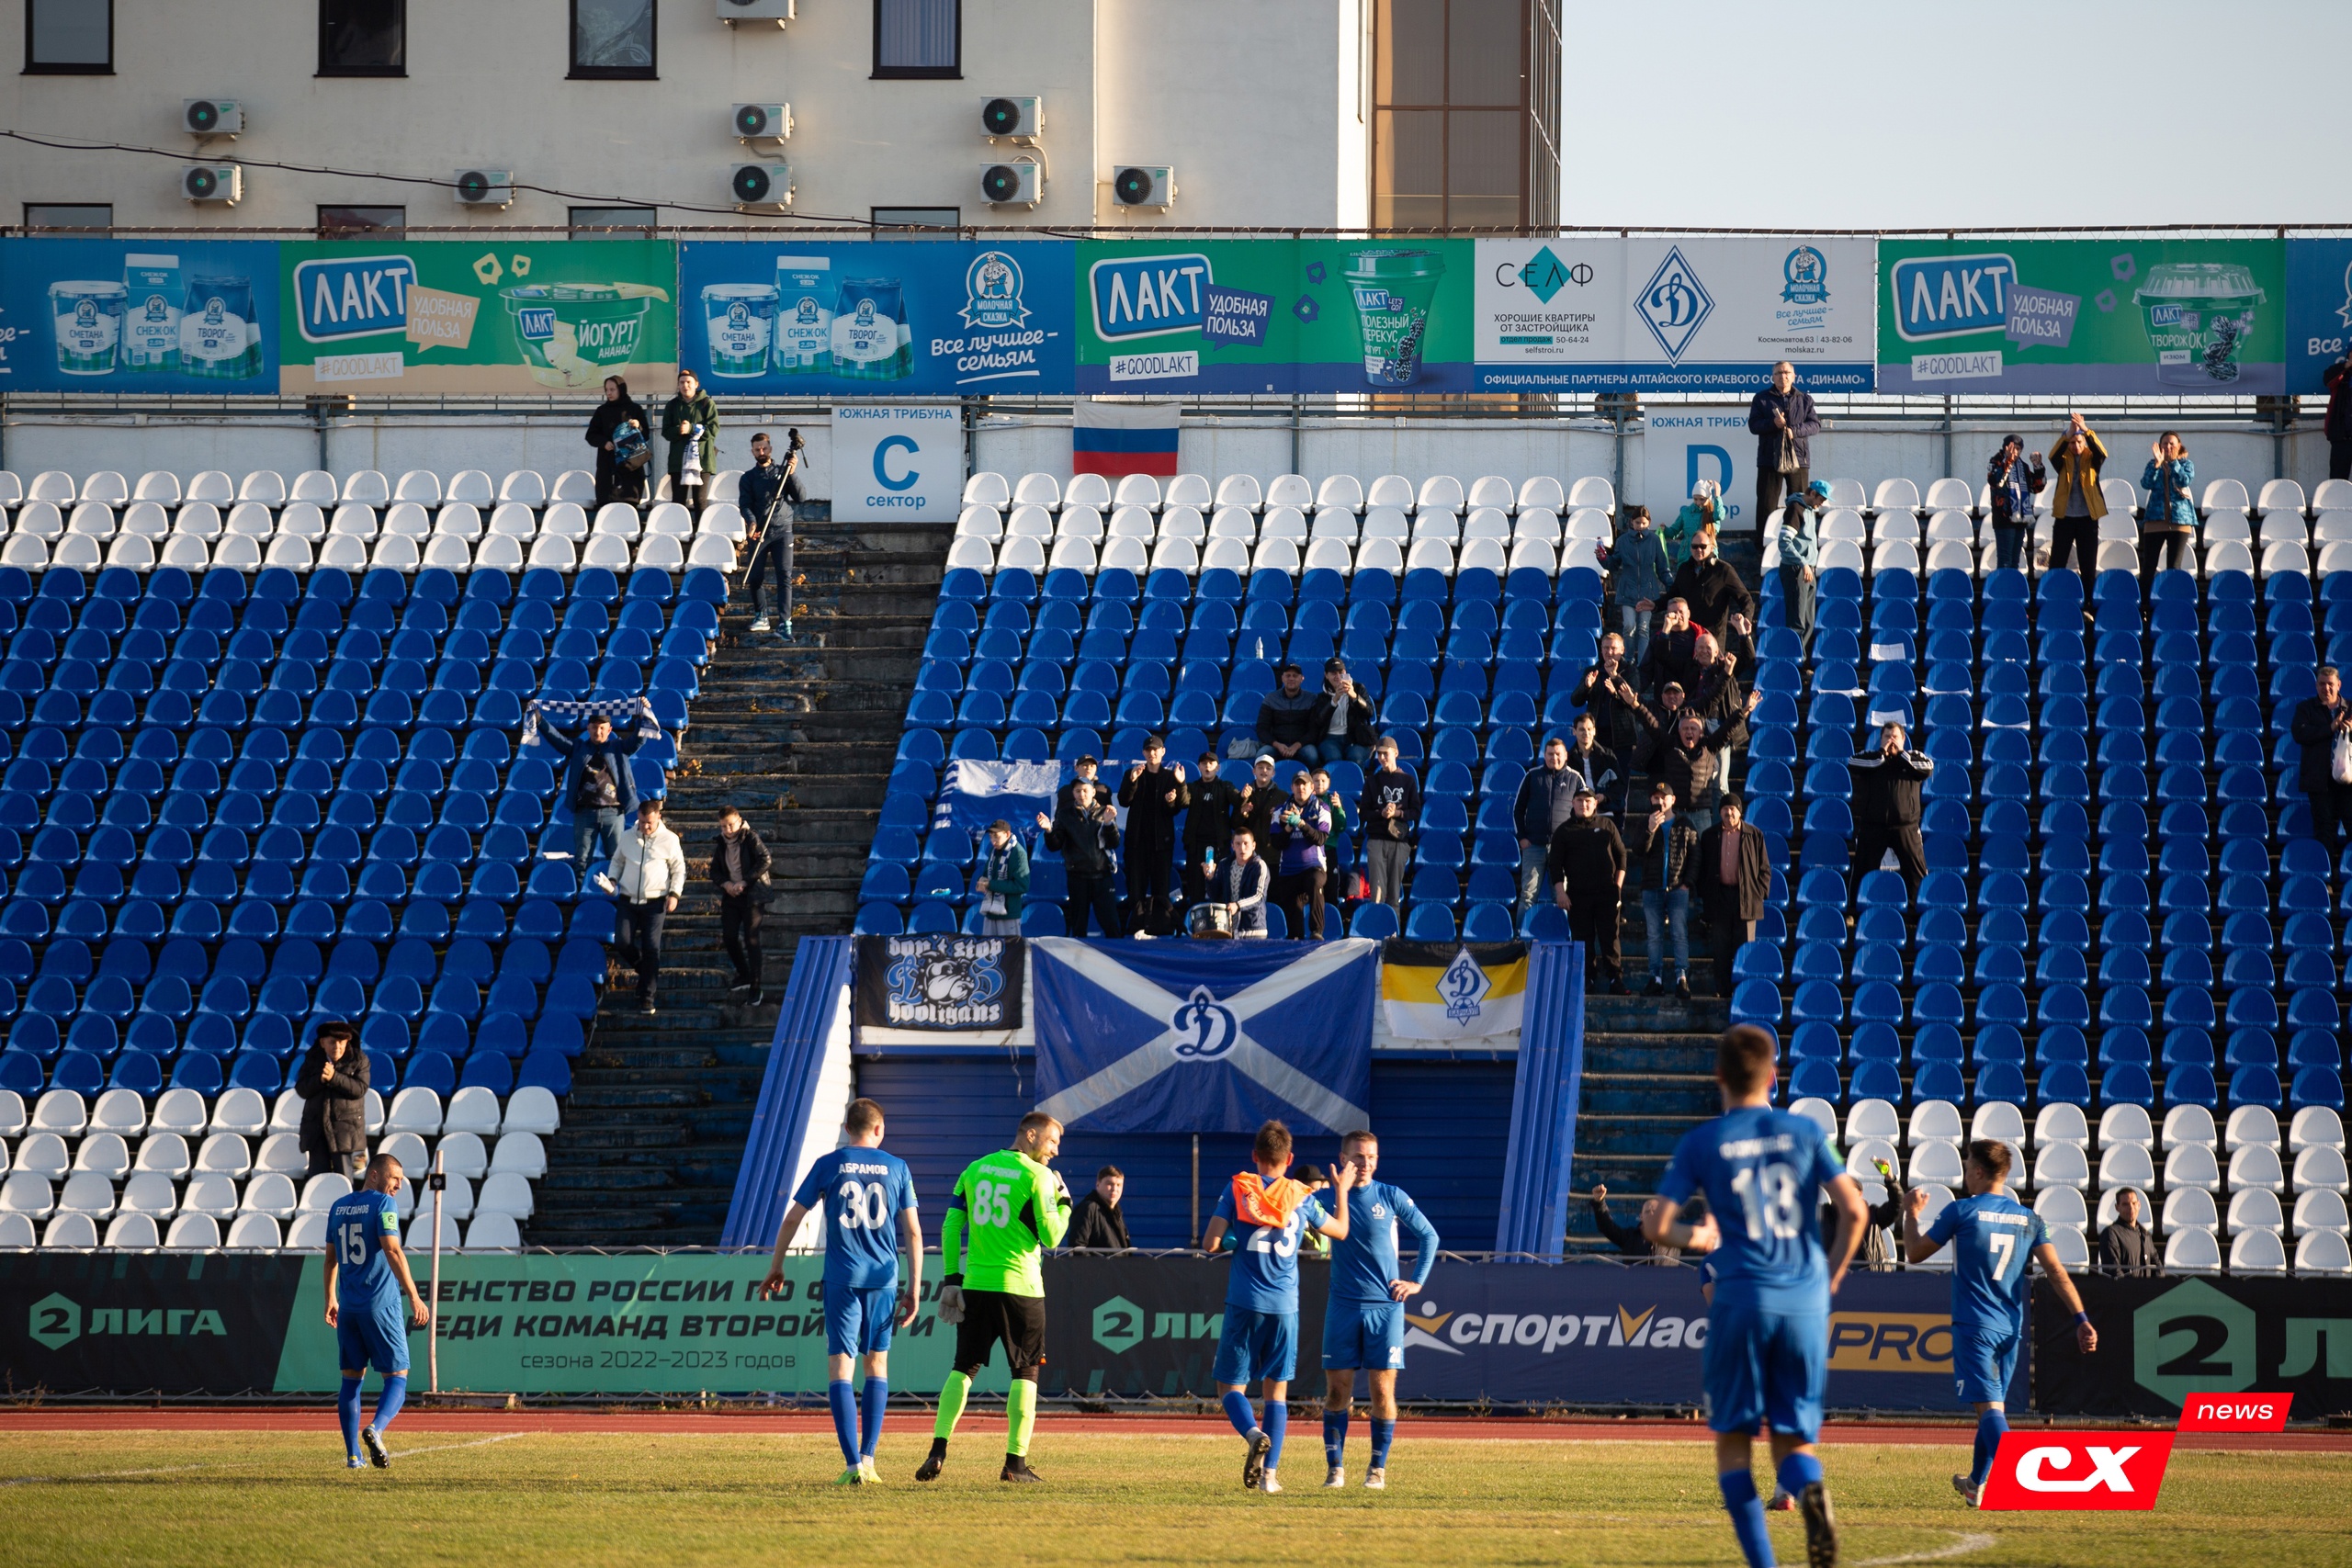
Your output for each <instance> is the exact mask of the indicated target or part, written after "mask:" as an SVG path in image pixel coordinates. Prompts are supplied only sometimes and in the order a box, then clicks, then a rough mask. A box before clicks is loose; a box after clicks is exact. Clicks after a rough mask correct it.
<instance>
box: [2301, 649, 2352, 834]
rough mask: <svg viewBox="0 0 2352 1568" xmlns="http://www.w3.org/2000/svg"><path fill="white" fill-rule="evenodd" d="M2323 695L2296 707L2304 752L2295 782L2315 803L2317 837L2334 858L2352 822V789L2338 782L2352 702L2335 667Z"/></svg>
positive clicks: (2322, 685)
mask: <svg viewBox="0 0 2352 1568" xmlns="http://www.w3.org/2000/svg"><path fill="white" fill-rule="evenodd" d="M2293 728H2294V737H2295V744H2296V745H2298V746H2300V747H2301V748H2302V751H2303V756H2302V761H2301V762H2300V763H2298V764H2297V767H2296V773H2295V779H2296V782H2297V783H2298V784H2301V786H2302V791H2303V795H2304V796H2305V798H2307V799H2308V800H2310V802H2311V803H2312V838H2314V839H2317V840H2319V841H2320V842H2321V843H2323V844H2325V845H2326V846H2327V853H2328V858H2329V859H2331V860H2332V859H2334V858H2335V856H2336V854H2337V853H2338V852H2341V851H2342V850H2343V848H2344V828H2345V824H2346V822H2347V821H2352V784H2338V783H2337V782H2336V779H2335V738H2336V737H2337V736H2339V735H2344V734H2347V733H2352V703H2347V702H2346V701H2345V700H2344V683H2343V682H2342V680H2341V679H2340V678H2339V677H2338V676H2337V674H2336V672H2335V665H2333V664H2323V665H2321V666H2320V668H2319V682H2318V695H2316V696H2310V697H2305V698H2304V699H2303V700H2302V701H2301V702H2300V703H2297V704H2296V705H2295V717H2294V721H2293Z"/></svg>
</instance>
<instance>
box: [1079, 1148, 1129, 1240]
mask: <svg viewBox="0 0 2352 1568" xmlns="http://www.w3.org/2000/svg"><path fill="white" fill-rule="evenodd" d="M1126 1189H1127V1177H1126V1173H1125V1171H1123V1170H1121V1169H1120V1168H1118V1167H1117V1166H1115V1165H1106V1166H1104V1167H1103V1168H1102V1169H1100V1170H1098V1171H1096V1172H1095V1173H1094V1190H1092V1191H1091V1192H1089V1193H1088V1194H1087V1195H1086V1196H1085V1197H1083V1198H1080V1200H1079V1201H1078V1203H1077V1206H1076V1207H1074V1208H1072V1209H1071V1210H1070V1212H1069V1231H1068V1232H1067V1233H1066V1234H1064V1235H1063V1236H1062V1245H1063V1246H1064V1247H1069V1248H1070V1249H1072V1250H1073V1251H1076V1250H1079V1249H1082V1248H1091V1249H1094V1250H1098V1251H1105V1252H1124V1251H1125V1250H1126V1249H1127V1248H1129V1247H1133V1246H1135V1243H1134V1242H1132V1241H1129V1240H1128V1239H1127V1216H1126V1215H1125V1213H1121V1212H1120V1209H1119V1195H1120V1194H1121V1193H1123V1192H1125V1190H1126Z"/></svg>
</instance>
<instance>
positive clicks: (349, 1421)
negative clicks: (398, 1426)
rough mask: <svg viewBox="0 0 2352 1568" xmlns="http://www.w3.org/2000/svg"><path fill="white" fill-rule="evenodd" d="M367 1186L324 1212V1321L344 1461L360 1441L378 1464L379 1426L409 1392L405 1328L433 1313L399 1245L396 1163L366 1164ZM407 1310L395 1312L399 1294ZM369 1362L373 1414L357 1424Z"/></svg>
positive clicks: (381, 1460) (350, 1461) (355, 1460)
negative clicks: (377, 1379)
mask: <svg viewBox="0 0 2352 1568" xmlns="http://www.w3.org/2000/svg"><path fill="white" fill-rule="evenodd" d="M399 1190H401V1162H400V1161H399V1160H397V1159H395V1158H393V1157H392V1156H390V1155H378V1156H376V1157H375V1158H374V1159H371V1160H369V1161H368V1170H367V1174H366V1185H365V1186H363V1187H361V1188H360V1189H359V1190H358V1191H356V1192H350V1193H346V1194H345V1195H344V1196H343V1197H340V1198H338V1199H336V1200H335V1201H334V1205H333V1206H332V1207H331V1208H329V1209H328V1210H327V1326H328V1327H329V1328H332V1329H334V1343H335V1352H336V1355H335V1359H336V1360H337V1362H338V1363H339V1364H340V1365H341V1366H342V1368H343V1389H342V1392H341V1393H339V1394H337V1396H336V1398H335V1415H336V1416H337V1417H338V1418H339V1419H340V1420H341V1421H342V1423H343V1453H344V1461H345V1464H347V1465H348V1466H349V1467H350V1468H351V1469H353V1470H357V1469H358V1468H359V1467H360V1463H361V1461H360V1458H359V1446H360V1445H361V1444H362V1443H365V1444H367V1446H368V1459H369V1460H371V1461H374V1462H375V1466H376V1468H377V1469H378V1470H389V1469H390V1468H391V1463H392V1456H391V1451H390V1450H388V1449H386V1448H385V1447H384V1432H385V1429H386V1428H388V1427H390V1426H391V1424H392V1417H393V1416H398V1415H399V1414H400V1413H401V1402H402V1401H403V1400H405V1399H407V1398H408V1331H409V1329H410V1328H411V1327H416V1328H422V1327H424V1325H425V1324H427V1323H428V1322H430V1321H431V1320H432V1317H433V1313H432V1310H431V1309H430V1308H428V1307H427V1306H426V1305H425V1304H424V1296H422V1295H420V1294H419V1293H418V1292H417V1289H416V1280H414V1278H413V1277H412V1276H411V1275H410V1273H409V1271H408V1258H407V1257H406V1256H405V1255H403V1254H402V1253H401V1216H400V1210H399V1208H398V1207H397V1206H396V1205H395V1204H394V1203H393V1201H392V1196H393V1194H395V1193H397V1192H398V1191H399ZM402 1296H406V1297H407V1300H408V1310H407V1311H406V1312H405V1313H403V1312H402V1311H401V1297H402ZM370 1367H373V1368H375V1369H376V1370H377V1371H379V1372H381V1373H382V1374H383V1375H384V1387H383V1392H382V1393H379V1394H378V1395H377V1396H376V1418H375V1420H373V1421H371V1422H369V1423H368V1425H367V1426H365V1427H362V1426H361V1425H360V1424H359V1387H360V1384H361V1383H362V1382H364V1381H365V1380H366V1379H367V1376H368V1368H370Z"/></svg>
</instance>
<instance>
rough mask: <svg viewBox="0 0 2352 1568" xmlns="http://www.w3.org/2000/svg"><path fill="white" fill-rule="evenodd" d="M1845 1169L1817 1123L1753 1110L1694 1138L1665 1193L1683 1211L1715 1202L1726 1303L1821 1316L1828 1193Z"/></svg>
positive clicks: (1718, 1281) (1670, 1172) (1664, 1184)
mask: <svg viewBox="0 0 2352 1568" xmlns="http://www.w3.org/2000/svg"><path fill="white" fill-rule="evenodd" d="M1845 1170H1846V1166H1845V1162H1844V1161H1842V1160H1840V1159H1839V1158H1838V1151H1837V1150H1836V1149H1834V1148H1832V1147H1831V1146H1830V1145H1829V1139H1828V1136H1827V1135H1826V1134H1824V1133H1823V1132H1822V1130H1821V1129H1820V1127H1819V1126H1817V1125H1815V1123H1814V1122H1809V1121H1807V1120H1806V1119H1805V1118H1804V1117H1802V1116H1796V1115H1792V1114H1791V1113H1790V1112H1788V1111H1775V1110H1773V1109H1772V1108H1770V1106H1747V1107H1743V1108H1742V1109H1740V1110H1737V1111H1726V1112H1724V1114H1723V1115H1721V1116H1718V1117H1716V1118H1715V1119H1714V1120H1713V1121H1712V1122H1705V1123H1703V1124H1702V1125H1701V1126H1697V1127H1694V1128H1692V1129H1691V1131H1690V1132H1688V1133H1685V1134H1683V1135H1682V1141H1681V1142H1680V1143H1679V1144H1677V1145H1675V1146H1674V1157H1673V1159H1671V1160H1670V1161H1668V1164H1667V1168H1666V1176H1665V1178H1664V1179H1662V1180H1661V1181H1660V1182H1659V1183H1658V1189H1657V1190H1658V1196H1659V1197H1661V1198H1664V1199H1665V1200H1666V1201H1668V1202H1669V1203H1672V1204H1674V1205H1676V1206H1677V1207H1679V1206H1680V1205H1681V1204H1683V1203H1685V1202H1687V1201H1689V1200H1690V1198H1691V1194H1693V1193H1695V1192H1703V1193H1705V1194H1706V1198H1707V1212H1708V1213H1710V1214H1712V1215H1713V1217H1714V1222H1715V1226H1716V1228H1717V1229H1718V1230H1719V1231H1720V1232H1721V1233H1722V1235H1723V1244H1722V1246H1720V1247H1717V1248H1716V1249H1715V1251H1714V1253H1713V1262H1714V1265H1715V1292H1716V1295H1717V1298H1718V1299H1719V1300H1720V1299H1721V1298H1722V1297H1724V1295H1727V1294H1728V1295H1734V1296H1736V1297H1738V1298H1740V1299H1746V1300H1751V1301H1754V1302H1756V1303H1758V1304H1759V1305H1762V1306H1765V1307H1768V1308H1770V1309H1771V1310H1774V1311H1779V1312H1798V1311H1805V1310H1816V1311H1817V1310H1826V1306H1827V1298H1828V1292H1827V1286H1828V1282H1829V1267H1828V1259H1827V1257H1826V1254H1825V1253H1824V1252H1823V1251H1822V1247H1821V1221H1820V1209H1821V1190H1822V1188H1823V1187H1825V1186H1826V1185H1827V1184H1828V1182H1829V1180H1830V1179H1831V1178H1833V1177H1838V1176H1842V1175H1844V1174H1845Z"/></svg>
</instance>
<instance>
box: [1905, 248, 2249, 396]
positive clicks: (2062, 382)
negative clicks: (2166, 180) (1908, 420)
mask: <svg viewBox="0 0 2352 1568" xmlns="http://www.w3.org/2000/svg"><path fill="white" fill-rule="evenodd" d="M2286 265H2287V263H2286V246H2285V243H2284V242H2281V241H2278V240H2202V239H2189V240H2149V239H2143V238H2140V237H2137V236H2132V237H2128V238H2122V239H2115V240H1987V239H1979V238H1975V237H1973V236H1966V235H1963V236H1962V237H1961V238H1960V239H1957V240H1886V241H1882V242H1881V243H1880V244H1879V247H1878V272H1879V327H1878V350H1879V374H1878V389H1879V390H1880V391H1882V392H1932V393H1937V394H1941V393H1946V392H1951V393H1961V394H1968V393H1983V392H2010V393H2029V394H2032V393H2050V394H2059V395H2065V394H2069V393H2085V394H2102V395H2114V394H2120V393H2140V394H2146V393H2154V394H2157V395H2161V396H2167V397H2184V396H2188V397H2193V396H2196V395H2198V394H2199V393H2203V394H2207V395H2213V396H2223V397H2246V396H2251V395H2253V394H2255V393H2257V392H2277V391H2279V390H2282V389H2284V387H2285V380H2286V378H2285V368H2284V364H2283V361H2284V357H2285V346H2286V342H2287V327H2286V322H2287V317H2288V314H2289V300H2288V291H2287V276H2286Z"/></svg>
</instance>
